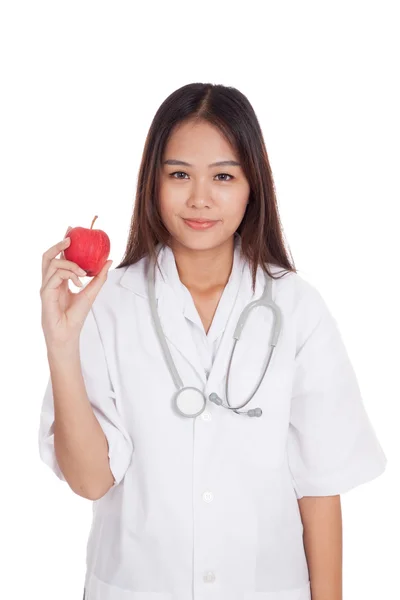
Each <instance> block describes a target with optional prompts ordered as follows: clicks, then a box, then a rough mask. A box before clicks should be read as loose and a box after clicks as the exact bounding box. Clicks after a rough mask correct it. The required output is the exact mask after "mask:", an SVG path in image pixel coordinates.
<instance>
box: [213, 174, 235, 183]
mask: <svg viewBox="0 0 400 600" xmlns="http://www.w3.org/2000/svg"><path fill="white" fill-rule="evenodd" d="M220 175H225V176H226V177H230V178H231V179H233V176H232V175H229V173H218V175H216V177H219V176H220ZM220 181H229V179H220Z"/></svg>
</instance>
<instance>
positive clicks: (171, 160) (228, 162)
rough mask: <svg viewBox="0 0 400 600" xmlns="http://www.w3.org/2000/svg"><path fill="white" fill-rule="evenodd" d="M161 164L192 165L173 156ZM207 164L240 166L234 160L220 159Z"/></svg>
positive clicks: (212, 165)
mask: <svg viewBox="0 0 400 600" xmlns="http://www.w3.org/2000/svg"><path fill="white" fill-rule="evenodd" d="M163 164H164V165H184V166H185V167H193V165H191V164H190V163H188V162H185V161H184V160H176V159H175V158H169V159H168V160H165V161H164V163H163ZM208 166H209V167H226V166H230V167H240V163H239V162H237V161H236V160H220V161H218V162H214V163H211V164H210V165H208Z"/></svg>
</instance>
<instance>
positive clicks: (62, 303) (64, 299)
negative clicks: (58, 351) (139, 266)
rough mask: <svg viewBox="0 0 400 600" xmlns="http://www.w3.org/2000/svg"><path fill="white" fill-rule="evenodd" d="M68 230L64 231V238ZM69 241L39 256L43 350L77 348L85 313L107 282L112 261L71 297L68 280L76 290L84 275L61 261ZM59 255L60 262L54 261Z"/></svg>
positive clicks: (71, 263)
mask: <svg viewBox="0 0 400 600" xmlns="http://www.w3.org/2000/svg"><path fill="white" fill-rule="evenodd" d="M70 229H71V227H68V229H67V231H66V234H65V235H66V236H67V235H68V232H69V231H70ZM68 240H69V238H64V240H63V241H61V242H58V244H56V245H55V246H52V247H51V248H49V249H48V250H46V252H44V254H43V259H42V286H41V288H40V297H41V300H42V329H43V333H44V337H45V340H46V345H47V348H48V349H49V348H65V346H66V345H68V344H77V343H78V342H79V336H80V332H81V329H82V327H83V324H84V322H85V319H86V317H87V315H88V313H89V310H90V308H91V306H92V304H93V302H94V300H95V298H96V296H97V294H98V293H99V291H100V289H101V287H102V286H103V284H104V282H105V281H106V279H107V274H108V269H109V268H110V266H111V263H112V260H107V261H106V262H105V264H104V266H103V268H102V269H101V271H100V272H99V273H98V274H97V275H95V276H94V277H93V279H92V281H90V282H89V283H88V284H87V285H86V286H85V287H84V288H83V289H82V290H80V291H79V292H78V293H73V292H71V290H70V289H69V285H68V280H69V279H72V281H74V282H75V283H76V285H78V286H79V287H82V282H81V280H80V279H79V276H80V277H83V276H84V275H86V273H85V272H84V271H82V270H81V269H80V267H79V266H78V265H77V264H76V263H74V262H71V261H68V260H66V259H65V256H64V249H65V248H67V247H68V244H69V241H68ZM60 253H61V258H56V257H57V256H58V254H60Z"/></svg>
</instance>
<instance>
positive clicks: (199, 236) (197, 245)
mask: <svg viewBox="0 0 400 600" xmlns="http://www.w3.org/2000/svg"><path fill="white" fill-rule="evenodd" d="M232 235H233V234H232ZM230 237H231V236H230V235H229V234H228V235H225V236H224V235H221V232H219V234H218V235H216V234H215V232H212V233H211V231H209V232H206V231H202V232H196V231H193V233H191V232H189V233H186V234H185V235H182V234H180V235H179V234H174V233H171V238H172V240H171V243H172V245H178V246H181V247H183V248H186V249H187V250H211V249H212V248H217V247H218V246H221V245H222V244H224V243H226V242H227V241H228V239H230Z"/></svg>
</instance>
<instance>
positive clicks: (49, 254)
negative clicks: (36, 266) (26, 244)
mask: <svg viewBox="0 0 400 600" xmlns="http://www.w3.org/2000/svg"><path fill="white" fill-rule="evenodd" d="M70 242H71V240H70V238H68V237H67V238H64V239H63V240H61V242H58V243H57V244H54V246H51V247H50V248H49V249H48V250H46V252H44V253H43V256H42V279H43V278H44V275H45V273H46V271H47V269H48V267H49V264H50V261H51V260H52V259H53V258H55V257H56V256H57V255H58V254H60V252H62V251H63V250H64V249H65V248H68V246H69V244H70ZM63 254H64V253H63Z"/></svg>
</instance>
